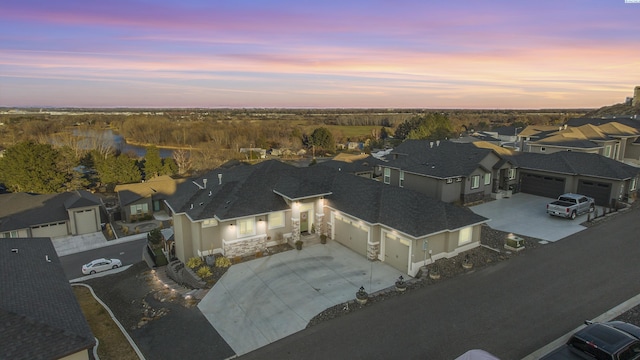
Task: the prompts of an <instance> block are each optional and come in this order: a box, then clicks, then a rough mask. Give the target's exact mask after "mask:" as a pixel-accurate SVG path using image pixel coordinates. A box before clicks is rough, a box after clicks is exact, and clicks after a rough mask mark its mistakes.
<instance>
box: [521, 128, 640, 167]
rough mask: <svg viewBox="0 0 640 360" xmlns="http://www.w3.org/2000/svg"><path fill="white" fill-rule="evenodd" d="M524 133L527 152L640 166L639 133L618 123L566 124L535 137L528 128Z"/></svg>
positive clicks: (539, 133) (639, 131) (537, 134)
mask: <svg viewBox="0 0 640 360" xmlns="http://www.w3.org/2000/svg"><path fill="white" fill-rule="evenodd" d="M525 130H526V131H523V132H522V133H521V134H520V135H521V136H523V140H524V142H525V144H526V145H525V147H524V148H525V149H526V151H528V152H533V153H544V154H551V153H554V152H558V151H575V152H585V153H592V154H600V155H602V156H604V157H608V158H611V159H614V160H618V161H625V160H627V159H628V160H629V161H630V162H634V163H640V143H639V142H638V138H640V130H638V129H636V128H633V127H630V126H627V125H624V124H621V123H619V122H615V121H612V122H607V123H603V124H600V125H593V124H584V125H581V126H577V127H573V126H568V125H566V124H565V125H563V126H560V127H557V128H556V130H555V131H545V132H538V133H536V134H535V136H533V134H531V132H530V131H528V130H529V129H528V128H527V129H525ZM528 134H531V136H529V135H528Z"/></svg>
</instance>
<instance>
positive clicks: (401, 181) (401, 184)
mask: <svg viewBox="0 0 640 360" xmlns="http://www.w3.org/2000/svg"><path fill="white" fill-rule="evenodd" d="M398 184H399V185H400V187H402V186H403V185H404V171H402V170H401V171H400V182H399V183H398Z"/></svg>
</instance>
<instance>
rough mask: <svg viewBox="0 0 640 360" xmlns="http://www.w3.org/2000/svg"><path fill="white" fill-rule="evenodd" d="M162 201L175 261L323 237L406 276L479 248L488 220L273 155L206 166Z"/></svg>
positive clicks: (230, 254) (406, 191) (408, 192)
mask: <svg viewBox="0 0 640 360" xmlns="http://www.w3.org/2000/svg"><path fill="white" fill-rule="evenodd" d="M205 179H206V181H205ZM166 203H167V207H168V208H169V209H170V211H171V215H172V217H173V226H174V234H175V243H174V244H175V254H176V257H177V258H178V259H179V260H181V261H183V262H186V261H187V260H188V259H189V258H191V257H200V256H205V255H209V254H223V255H225V256H227V257H234V256H243V255H249V254H255V253H256V252H257V251H260V252H264V251H265V250H266V249H267V248H268V247H270V246H273V245H276V244H281V243H284V242H288V243H290V244H293V243H295V242H296V241H299V240H300V241H306V240H308V239H310V238H311V239H312V238H317V237H319V236H321V235H325V236H327V237H328V238H329V241H336V242H339V243H341V244H343V245H344V246H346V247H348V248H350V249H352V250H353V251H355V252H357V253H359V254H361V255H362V256H364V257H366V258H368V259H370V260H372V261H384V262H386V263H388V264H390V265H391V266H394V267H395V268H397V269H399V270H401V271H402V272H404V273H407V274H409V275H411V276H414V275H415V274H416V273H417V272H418V270H419V268H420V266H422V265H425V264H429V263H431V262H432V261H435V260H437V259H439V258H444V257H452V256H455V255H457V254H459V253H460V252H462V251H465V250H468V249H472V248H474V247H477V246H479V245H480V230H481V226H482V224H484V223H485V222H487V221H488V219H486V218H484V217H481V216H479V215H476V214H474V213H472V212H471V211H468V210H467V209H464V208H460V207H457V206H454V205H451V204H448V203H444V202H442V201H439V200H436V199H433V198H430V197H428V196H426V195H424V194H421V193H419V192H415V191H412V190H409V189H403V188H399V187H390V186H386V185H385V184H383V183H380V182H378V181H372V180H370V179H367V178H364V177H361V176H356V175H353V174H349V173H346V172H343V171H340V170H337V169H334V168H331V167H323V166H312V167H305V168H298V167H294V166H291V165H288V164H285V163H282V162H279V161H275V160H270V161H265V162H262V163H259V164H256V165H244V164H243V165H237V166H234V167H231V168H220V169H216V170H213V171H211V172H209V173H208V174H206V175H204V176H202V177H199V178H197V179H193V180H191V181H186V182H184V183H182V184H180V185H179V186H178V189H177V191H176V193H175V194H174V195H173V196H171V197H169V198H168V199H167V200H166Z"/></svg>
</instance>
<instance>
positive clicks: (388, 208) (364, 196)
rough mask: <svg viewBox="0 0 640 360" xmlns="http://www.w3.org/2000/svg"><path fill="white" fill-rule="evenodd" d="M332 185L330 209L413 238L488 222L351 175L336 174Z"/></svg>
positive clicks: (420, 194) (431, 199) (401, 190)
mask: <svg viewBox="0 0 640 360" xmlns="http://www.w3.org/2000/svg"><path fill="white" fill-rule="evenodd" d="M333 185H334V186H333V194H332V195H330V196H329V197H327V201H328V206H330V207H332V208H334V209H336V210H339V211H342V212H345V213H347V214H350V215H352V216H355V217H357V218H359V219H362V220H364V221H367V222H369V223H372V224H378V223H379V224H384V225H386V226H389V227H391V228H393V229H396V230H398V231H401V232H403V233H405V234H408V235H411V236H414V237H422V236H426V235H429V234H433V233H438V232H442V231H446V230H455V229H459V228H462V227H465V226H469V225H473V224H478V223H483V222H486V221H488V219H487V218H485V217H482V216H480V215H477V214H475V213H473V212H472V211H471V210H469V209H467V208H462V207H458V206H455V205H452V204H448V203H445V202H443V201H440V200H437V199H434V198H432V197H429V196H427V195H424V194H422V193H418V192H415V191H411V190H408V189H403V188H400V187H396V186H391V185H387V184H383V183H381V182H379V181H373V180H368V179H365V178H362V177H358V176H354V175H350V174H344V173H337V174H335V181H334V184H333Z"/></svg>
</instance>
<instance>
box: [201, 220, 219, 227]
mask: <svg viewBox="0 0 640 360" xmlns="http://www.w3.org/2000/svg"><path fill="white" fill-rule="evenodd" d="M216 225H218V221H217V220H216V219H213V218H212V219H206V220H204V221H203V222H202V227H210V226H216Z"/></svg>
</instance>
